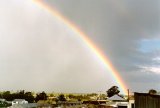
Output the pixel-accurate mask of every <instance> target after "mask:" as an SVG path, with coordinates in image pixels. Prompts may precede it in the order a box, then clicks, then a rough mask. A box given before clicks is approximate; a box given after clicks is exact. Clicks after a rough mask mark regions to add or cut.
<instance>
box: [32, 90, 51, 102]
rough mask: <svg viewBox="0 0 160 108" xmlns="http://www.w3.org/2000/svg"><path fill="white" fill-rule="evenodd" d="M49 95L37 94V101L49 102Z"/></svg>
mask: <svg viewBox="0 0 160 108" xmlns="http://www.w3.org/2000/svg"><path fill="white" fill-rule="evenodd" d="M47 97H48V96H47V94H46V93H45V92H44V91H43V92H42V93H39V94H37V96H36V98H35V101H36V102H38V101H39V100H47Z"/></svg>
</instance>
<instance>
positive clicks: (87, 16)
mask: <svg viewBox="0 0 160 108" xmlns="http://www.w3.org/2000/svg"><path fill="white" fill-rule="evenodd" d="M44 2H46V3H47V4H48V5H50V6H51V7H54V8H55V9H56V10H57V11H59V12H60V13H61V14H62V15H63V16H65V17H66V18H67V19H68V20H69V21H71V22H73V23H74V24H75V25H77V27H79V28H80V29H81V30H82V31H83V32H84V33H85V34H87V36H88V37H89V38H90V39H91V40H92V41H93V42H94V43H95V44H96V45H97V46H98V47H99V48H100V49H101V50H102V52H104V54H105V55H106V56H108V57H109V59H110V60H111V62H112V64H113V65H114V67H115V68H116V69H117V70H118V72H119V74H120V75H121V77H122V79H123V80H124V82H125V83H126V85H127V86H128V87H129V89H130V90H131V91H132V92H135V91H137V92H146V91H148V90H149V89H156V90H157V91H160V84H159V82H160V1H159V0H45V1H44ZM0 52H1V53H0V82H1V83H0V87H1V90H20V89H25V90H33V91H43V90H46V91H55V92H98V91H106V90H107V89H108V88H110V87H111V86H112V85H116V83H115V81H114V80H115V79H113V78H112V77H111V74H110V73H109V70H107V69H106V68H105V67H103V65H102V64H101V63H100V62H99V61H98V60H97V58H96V57H95V55H94V54H93V52H91V51H90V50H89V49H88V48H87V47H86V45H85V44H84V43H82V42H81V41H80V39H79V38H78V36H77V34H76V33H74V32H73V31H72V30H71V29H70V28H69V27H67V26H66V25H65V24H64V23H63V22H61V21H59V20H58V19H57V18H56V17H55V16H53V15H51V14H50V13H48V12H47V11H46V10H45V9H43V8H42V7H39V6H38V5H37V4H36V3H34V2H32V1H31V0H24V1H22V0H7V1H6V0H1V1H0Z"/></svg>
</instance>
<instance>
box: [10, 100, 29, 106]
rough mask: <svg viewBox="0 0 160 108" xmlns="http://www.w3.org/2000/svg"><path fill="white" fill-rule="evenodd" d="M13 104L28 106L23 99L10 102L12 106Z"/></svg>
mask: <svg viewBox="0 0 160 108" xmlns="http://www.w3.org/2000/svg"><path fill="white" fill-rule="evenodd" d="M14 104H28V101H26V100H25V99H14V100H13V101H12V105H14Z"/></svg>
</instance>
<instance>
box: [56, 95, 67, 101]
mask: <svg viewBox="0 0 160 108" xmlns="http://www.w3.org/2000/svg"><path fill="white" fill-rule="evenodd" d="M58 101H66V98H65V96H64V94H60V95H59V96H58Z"/></svg>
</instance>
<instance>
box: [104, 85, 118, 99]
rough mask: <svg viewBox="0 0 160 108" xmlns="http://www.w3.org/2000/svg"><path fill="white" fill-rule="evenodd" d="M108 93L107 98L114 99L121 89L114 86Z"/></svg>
mask: <svg viewBox="0 0 160 108" xmlns="http://www.w3.org/2000/svg"><path fill="white" fill-rule="evenodd" d="M106 92H107V96H108V97H112V96H114V95H115V94H118V93H119V92H120V91H119V88H118V87H117V86H112V87H111V88H110V89H108V91H106Z"/></svg>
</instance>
